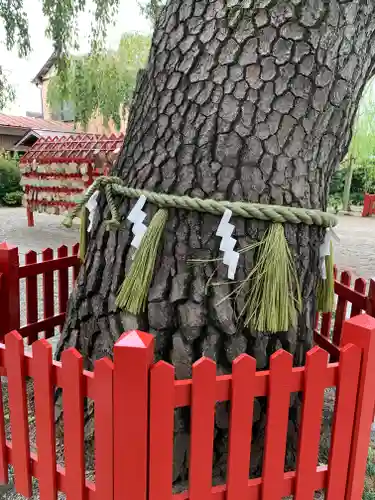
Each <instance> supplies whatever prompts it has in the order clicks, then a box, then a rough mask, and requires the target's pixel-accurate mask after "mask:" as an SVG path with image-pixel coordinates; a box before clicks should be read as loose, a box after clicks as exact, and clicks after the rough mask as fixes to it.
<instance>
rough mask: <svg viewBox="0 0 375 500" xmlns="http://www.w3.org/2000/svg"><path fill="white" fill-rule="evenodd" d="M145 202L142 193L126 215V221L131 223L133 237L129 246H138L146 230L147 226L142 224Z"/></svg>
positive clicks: (144, 216) (144, 214)
mask: <svg viewBox="0 0 375 500" xmlns="http://www.w3.org/2000/svg"><path fill="white" fill-rule="evenodd" d="M145 203H146V197H145V196H144V195H142V196H140V197H139V199H138V201H137V203H136V204H135V205H134V207H133V208H132V209H131V211H130V212H129V215H128V217H127V219H128V221H130V222H132V223H133V227H132V233H133V235H134V238H133V240H132V242H131V246H132V247H134V248H138V247H139V245H140V244H141V241H142V238H143V236H144V234H145V232H146V231H147V226H146V225H145V224H143V221H144V220H145V218H146V213H145V212H143V210H142V208H143V207H144V205H145Z"/></svg>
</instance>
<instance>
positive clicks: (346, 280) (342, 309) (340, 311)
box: [332, 271, 351, 345]
mask: <svg viewBox="0 0 375 500" xmlns="http://www.w3.org/2000/svg"><path fill="white" fill-rule="evenodd" d="M350 282H351V274H350V273H349V272H347V271H344V272H343V273H341V283H343V284H344V285H346V286H350ZM347 305H348V302H347V300H346V299H345V298H344V297H343V296H342V295H339V296H338V300H337V307H336V318H335V326H334V329H333V338H332V341H333V343H334V344H336V345H340V337H341V330H342V325H343V322H344V321H345V319H346V309H347Z"/></svg>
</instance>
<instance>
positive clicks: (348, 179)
mask: <svg viewBox="0 0 375 500" xmlns="http://www.w3.org/2000/svg"><path fill="white" fill-rule="evenodd" d="M353 171H354V159H353V157H352V156H350V157H349V160H348V166H347V169H346V175H345V184H344V194H343V197H342V208H343V210H345V211H346V212H348V211H350V188H351V186H352V178H353Z"/></svg>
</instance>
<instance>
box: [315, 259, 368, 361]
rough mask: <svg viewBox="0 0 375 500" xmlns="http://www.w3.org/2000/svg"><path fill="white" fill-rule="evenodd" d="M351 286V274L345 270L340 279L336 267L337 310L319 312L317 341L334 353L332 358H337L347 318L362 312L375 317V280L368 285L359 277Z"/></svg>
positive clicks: (316, 331) (316, 332)
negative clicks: (343, 326)
mask: <svg viewBox="0 0 375 500" xmlns="http://www.w3.org/2000/svg"><path fill="white" fill-rule="evenodd" d="M351 286H352V276H351V274H350V273H349V272H348V271H343V272H342V273H341V275H340V277H339V279H338V271H337V269H336V268H335V295H336V299H337V300H336V310H335V311H334V312H332V313H323V314H321V313H319V314H317V317H316V325H315V332H314V337H315V342H316V343H318V344H319V345H321V346H322V347H324V349H326V350H327V351H328V352H329V353H330V354H331V355H332V358H331V359H332V360H336V359H337V354H338V353H337V347H338V346H339V345H340V342H341V333H342V325H343V323H344V321H345V319H347V317H348V316H350V317H351V318H353V317H354V316H357V315H358V314H362V313H367V314H368V315H370V316H373V317H375V281H374V280H373V279H371V280H370V281H369V283H368V286H367V283H366V281H365V280H364V279H362V278H357V279H356V280H355V281H354V287H353V288H352V287H351ZM349 307H350V308H351V309H350V312H349Z"/></svg>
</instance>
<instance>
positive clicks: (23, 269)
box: [19, 256, 77, 278]
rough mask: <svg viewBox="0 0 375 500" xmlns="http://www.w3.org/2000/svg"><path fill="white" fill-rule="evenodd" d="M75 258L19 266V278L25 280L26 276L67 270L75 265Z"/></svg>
mask: <svg viewBox="0 0 375 500" xmlns="http://www.w3.org/2000/svg"><path fill="white" fill-rule="evenodd" d="M76 263H77V262H76V257H74V256H70V257H63V258H61V259H53V257H52V259H51V260H48V261H46V262H38V263H36V264H30V265H28V266H27V265H25V266H20V268H19V278H27V277H28V276H35V275H36V274H43V273H48V272H53V271H59V270H60V269H68V268H69V267H73V266H74V265H76Z"/></svg>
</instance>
